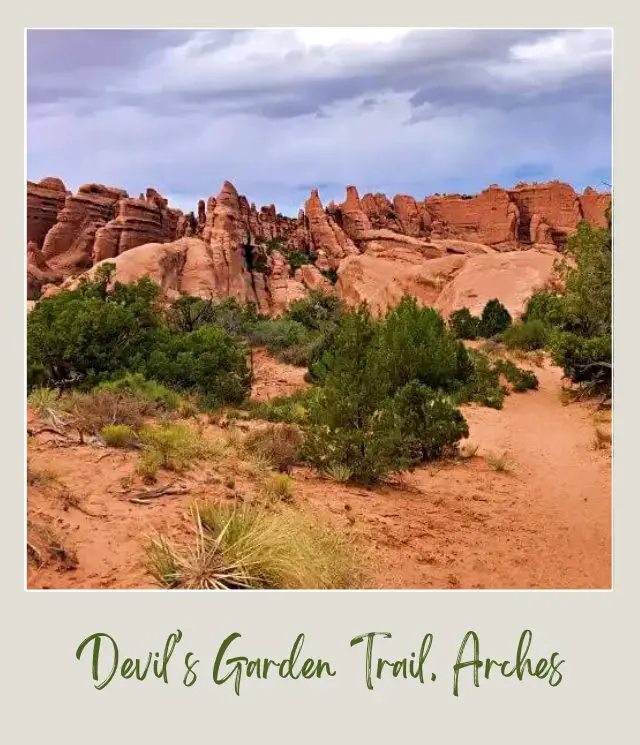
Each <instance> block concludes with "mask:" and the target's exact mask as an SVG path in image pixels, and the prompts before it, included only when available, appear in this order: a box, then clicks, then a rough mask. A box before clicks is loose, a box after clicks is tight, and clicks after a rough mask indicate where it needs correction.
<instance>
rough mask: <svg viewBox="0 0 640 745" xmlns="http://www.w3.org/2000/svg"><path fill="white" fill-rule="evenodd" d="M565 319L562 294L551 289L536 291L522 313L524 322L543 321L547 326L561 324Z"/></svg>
mask: <svg viewBox="0 0 640 745" xmlns="http://www.w3.org/2000/svg"><path fill="white" fill-rule="evenodd" d="M563 319H564V312H563V309H562V296H561V295H559V294H557V293H554V292H550V291H549V290H538V291H537V292H534V293H533V295H532V296H531V297H530V298H529V300H528V302H527V307H526V308H525V311H524V313H523V314H522V318H521V320H522V322H523V323H527V322H528V321H541V322H542V323H543V324H545V326H559V325H561V324H562V322H563Z"/></svg>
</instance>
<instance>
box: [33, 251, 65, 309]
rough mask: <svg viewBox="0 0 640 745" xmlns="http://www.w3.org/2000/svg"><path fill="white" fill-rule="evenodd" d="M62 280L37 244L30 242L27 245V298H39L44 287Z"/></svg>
mask: <svg viewBox="0 0 640 745" xmlns="http://www.w3.org/2000/svg"><path fill="white" fill-rule="evenodd" d="M61 279H62V277H61V276H60V275H59V274H58V273H57V272H55V271H54V270H53V269H52V268H51V267H50V266H49V265H48V264H47V262H46V261H45V259H44V256H43V255H42V251H41V250H40V249H39V248H38V246H37V244H36V243H34V242H33V241H30V242H29V243H28V244H27V298H28V299H31V298H35V297H37V296H39V295H40V293H41V291H42V288H43V287H44V285H46V284H49V283H51V282H58V281H60V280H61Z"/></svg>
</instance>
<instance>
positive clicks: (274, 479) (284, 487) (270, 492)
mask: <svg viewBox="0 0 640 745" xmlns="http://www.w3.org/2000/svg"><path fill="white" fill-rule="evenodd" d="M293 484H294V481H293V479H292V478H291V477H290V476H287V474H286V473H272V474H269V476H267V478H266V479H265V482H264V485H263V487H262V491H263V494H264V495H265V496H266V497H267V499H268V500H269V501H270V502H291V501H292V499H293Z"/></svg>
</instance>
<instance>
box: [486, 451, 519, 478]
mask: <svg viewBox="0 0 640 745" xmlns="http://www.w3.org/2000/svg"><path fill="white" fill-rule="evenodd" d="M486 461H487V463H488V464H489V466H490V467H491V468H493V470H494V471H497V472H498V473H511V472H512V471H513V462H512V460H511V458H509V456H508V455H507V453H502V455H496V454H491V455H487V457H486Z"/></svg>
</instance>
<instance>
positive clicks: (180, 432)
mask: <svg viewBox="0 0 640 745" xmlns="http://www.w3.org/2000/svg"><path fill="white" fill-rule="evenodd" d="M139 434H140V440H141V441H142V444H143V447H144V453H143V455H144V457H145V458H146V462H147V463H159V464H160V466H161V467H162V468H166V469H167V470H168V471H177V472H181V471H184V470H186V469H187V468H189V467H190V466H192V465H193V464H194V462H195V461H198V460H201V459H203V458H206V457H207V456H209V455H210V453H211V448H210V447H209V446H208V445H207V443H206V442H205V441H204V440H203V439H202V438H201V437H199V436H198V435H197V434H196V433H195V432H193V431H192V430H191V429H189V427H185V426H182V425H178V424H164V425H161V426H159V427H143V428H142V429H141V430H140V433H139Z"/></svg>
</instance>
